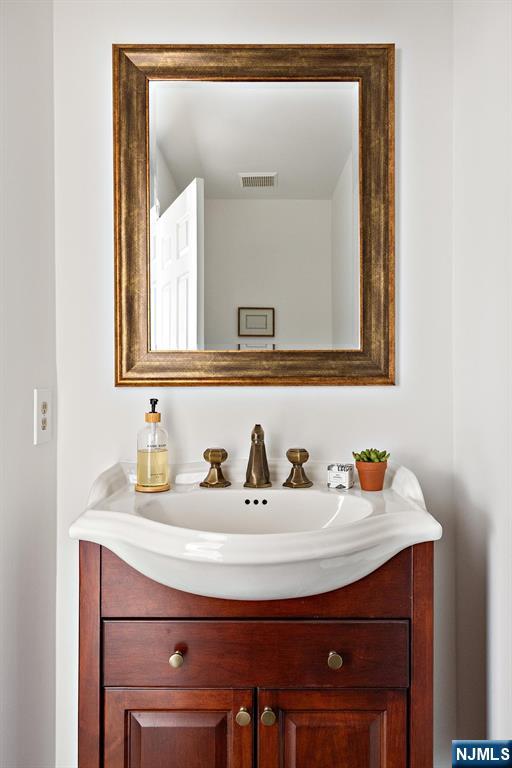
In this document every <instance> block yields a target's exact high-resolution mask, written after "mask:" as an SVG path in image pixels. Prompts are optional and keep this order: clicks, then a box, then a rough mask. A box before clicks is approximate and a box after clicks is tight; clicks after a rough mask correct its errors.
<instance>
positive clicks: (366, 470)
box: [356, 461, 388, 491]
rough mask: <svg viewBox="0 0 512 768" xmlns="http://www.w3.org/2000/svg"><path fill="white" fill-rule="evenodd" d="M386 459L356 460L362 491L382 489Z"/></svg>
mask: <svg viewBox="0 0 512 768" xmlns="http://www.w3.org/2000/svg"><path fill="white" fill-rule="evenodd" d="M387 466H388V463H387V461H375V462H373V461H356V467H357V472H358V474H359V483H360V485H361V490H362V491H382V489H383V487H384V475H385V474H386V469H387Z"/></svg>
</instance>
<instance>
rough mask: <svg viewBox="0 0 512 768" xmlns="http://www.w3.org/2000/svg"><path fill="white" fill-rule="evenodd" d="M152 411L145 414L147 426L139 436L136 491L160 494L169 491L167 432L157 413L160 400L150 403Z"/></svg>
mask: <svg viewBox="0 0 512 768" xmlns="http://www.w3.org/2000/svg"><path fill="white" fill-rule="evenodd" d="M149 402H150V404H151V411H150V412H149V413H146V414H145V421H146V425H145V426H144V428H143V429H141V430H140V432H139V433H138V435H137V483H136V485H135V490H136V491H141V492H142V493H158V492H159V491H168V490H169V488H170V487H171V486H170V483H169V451H168V448H167V430H166V429H164V428H163V427H162V425H161V424H160V419H161V415H160V414H159V413H157V410H156V405H157V403H158V400H156V399H155V398H152V399H151V400H150V401H149Z"/></svg>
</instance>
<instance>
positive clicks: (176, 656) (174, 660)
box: [169, 651, 185, 669]
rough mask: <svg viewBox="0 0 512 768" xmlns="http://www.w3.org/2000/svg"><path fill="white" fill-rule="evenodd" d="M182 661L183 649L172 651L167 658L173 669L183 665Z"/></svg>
mask: <svg viewBox="0 0 512 768" xmlns="http://www.w3.org/2000/svg"><path fill="white" fill-rule="evenodd" d="M184 661H185V659H184V658H183V651H174V653H173V654H172V656H171V657H170V659H169V664H170V665H171V667H172V668H173V669H178V668H179V667H181V666H182V665H183V663H184Z"/></svg>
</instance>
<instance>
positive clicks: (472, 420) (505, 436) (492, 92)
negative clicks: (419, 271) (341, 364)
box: [453, 0, 512, 739]
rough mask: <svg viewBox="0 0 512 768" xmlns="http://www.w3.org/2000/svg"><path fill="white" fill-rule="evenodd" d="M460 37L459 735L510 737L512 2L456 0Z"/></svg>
mask: <svg viewBox="0 0 512 768" xmlns="http://www.w3.org/2000/svg"><path fill="white" fill-rule="evenodd" d="M454 33H455V34H454V62H455V72H454V74H455V79H454V179H453V181H454V243H453V244H454V251H453V334H454V404H455V408H454V469H455V502H456V511H457V563H458V565H457V614H456V617H457V635H458V643H457V647H458V654H457V670H458V695H457V731H458V736H459V738H472V739H476V738H481V737H485V735H486V733H487V734H488V737H489V738H499V739H506V738H510V733H512V653H511V650H510V649H511V647H512V565H511V563H512V558H511V546H512V493H511V492H512V472H511V465H512V444H511V439H512V437H511V436H512V420H511V398H512V395H511V393H512V368H511V360H512V357H511V351H512V348H511V338H512V335H511V329H512V302H511V298H510V296H511V294H510V292H511V286H512V267H511V254H512V181H511V179H512V144H511V137H512V111H511V110H512V82H511V78H512V4H510V3H509V2H505V1H503V2H501V1H499V2H496V1H494V2H488V0H481V1H479V2H474V1H473V2H467V1H465V0H464V1H463V0H459V2H456V3H455V4H454ZM486 705H487V707H488V712H487V717H486ZM507 734H508V735H507Z"/></svg>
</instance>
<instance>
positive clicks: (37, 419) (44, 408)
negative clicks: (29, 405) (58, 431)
mask: <svg viewBox="0 0 512 768" xmlns="http://www.w3.org/2000/svg"><path fill="white" fill-rule="evenodd" d="M52 418H53V413H52V391H51V389H34V445H40V444H41V443H49V442H50V440H51V439H52Z"/></svg>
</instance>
